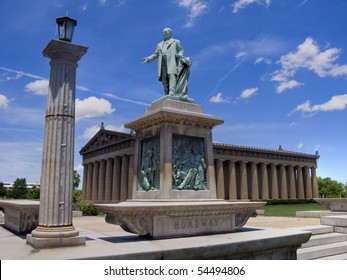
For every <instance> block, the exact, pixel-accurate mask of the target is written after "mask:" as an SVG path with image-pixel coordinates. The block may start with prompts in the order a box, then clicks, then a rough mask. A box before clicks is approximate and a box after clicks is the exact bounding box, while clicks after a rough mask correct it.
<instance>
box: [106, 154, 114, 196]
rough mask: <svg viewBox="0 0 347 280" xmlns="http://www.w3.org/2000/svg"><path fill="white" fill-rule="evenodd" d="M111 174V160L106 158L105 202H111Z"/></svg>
mask: <svg viewBox="0 0 347 280" xmlns="http://www.w3.org/2000/svg"><path fill="white" fill-rule="evenodd" d="M112 172H113V159H112V158H108V159H107V161H106V178H105V201H111V200H112V179H113V178H112V176H113V174H112Z"/></svg>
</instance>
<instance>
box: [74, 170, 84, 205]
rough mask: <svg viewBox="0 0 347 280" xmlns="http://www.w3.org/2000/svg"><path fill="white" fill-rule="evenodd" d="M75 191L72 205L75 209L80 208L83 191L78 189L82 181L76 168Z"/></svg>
mask: <svg viewBox="0 0 347 280" xmlns="http://www.w3.org/2000/svg"><path fill="white" fill-rule="evenodd" d="M73 175H74V176H73V193H72V205H73V209H74V210H78V209H79V203H80V201H81V196H82V192H81V190H79V189H78V186H79V184H80V182H81V177H80V175H79V174H78V172H77V171H76V170H74V171H73Z"/></svg>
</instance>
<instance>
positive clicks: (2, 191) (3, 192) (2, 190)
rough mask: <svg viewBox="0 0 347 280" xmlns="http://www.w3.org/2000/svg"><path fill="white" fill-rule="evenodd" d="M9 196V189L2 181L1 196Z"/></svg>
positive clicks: (0, 186) (0, 185)
mask: <svg viewBox="0 0 347 280" xmlns="http://www.w3.org/2000/svg"><path fill="white" fill-rule="evenodd" d="M6 196H7V189H6V188H5V186H4V183H3V182H0V197H6Z"/></svg>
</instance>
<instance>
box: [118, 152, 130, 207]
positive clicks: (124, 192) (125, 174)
mask: <svg viewBox="0 0 347 280" xmlns="http://www.w3.org/2000/svg"><path fill="white" fill-rule="evenodd" d="M128 182H129V157H128V156H127V155H124V156H122V167H121V182H120V200H121V201H125V200H127V198H128Z"/></svg>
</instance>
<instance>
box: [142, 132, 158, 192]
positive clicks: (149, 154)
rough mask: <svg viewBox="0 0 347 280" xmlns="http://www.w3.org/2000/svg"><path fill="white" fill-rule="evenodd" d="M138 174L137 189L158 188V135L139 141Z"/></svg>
mask: <svg viewBox="0 0 347 280" xmlns="http://www.w3.org/2000/svg"><path fill="white" fill-rule="evenodd" d="M140 159H141V160H140V174H139V181H138V186H137V189H138V190H144V191H149V190H158V189H159V188H160V164H159V163H160V140H159V137H154V138H149V139H146V140H143V141H142V143H141V157H140Z"/></svg>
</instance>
